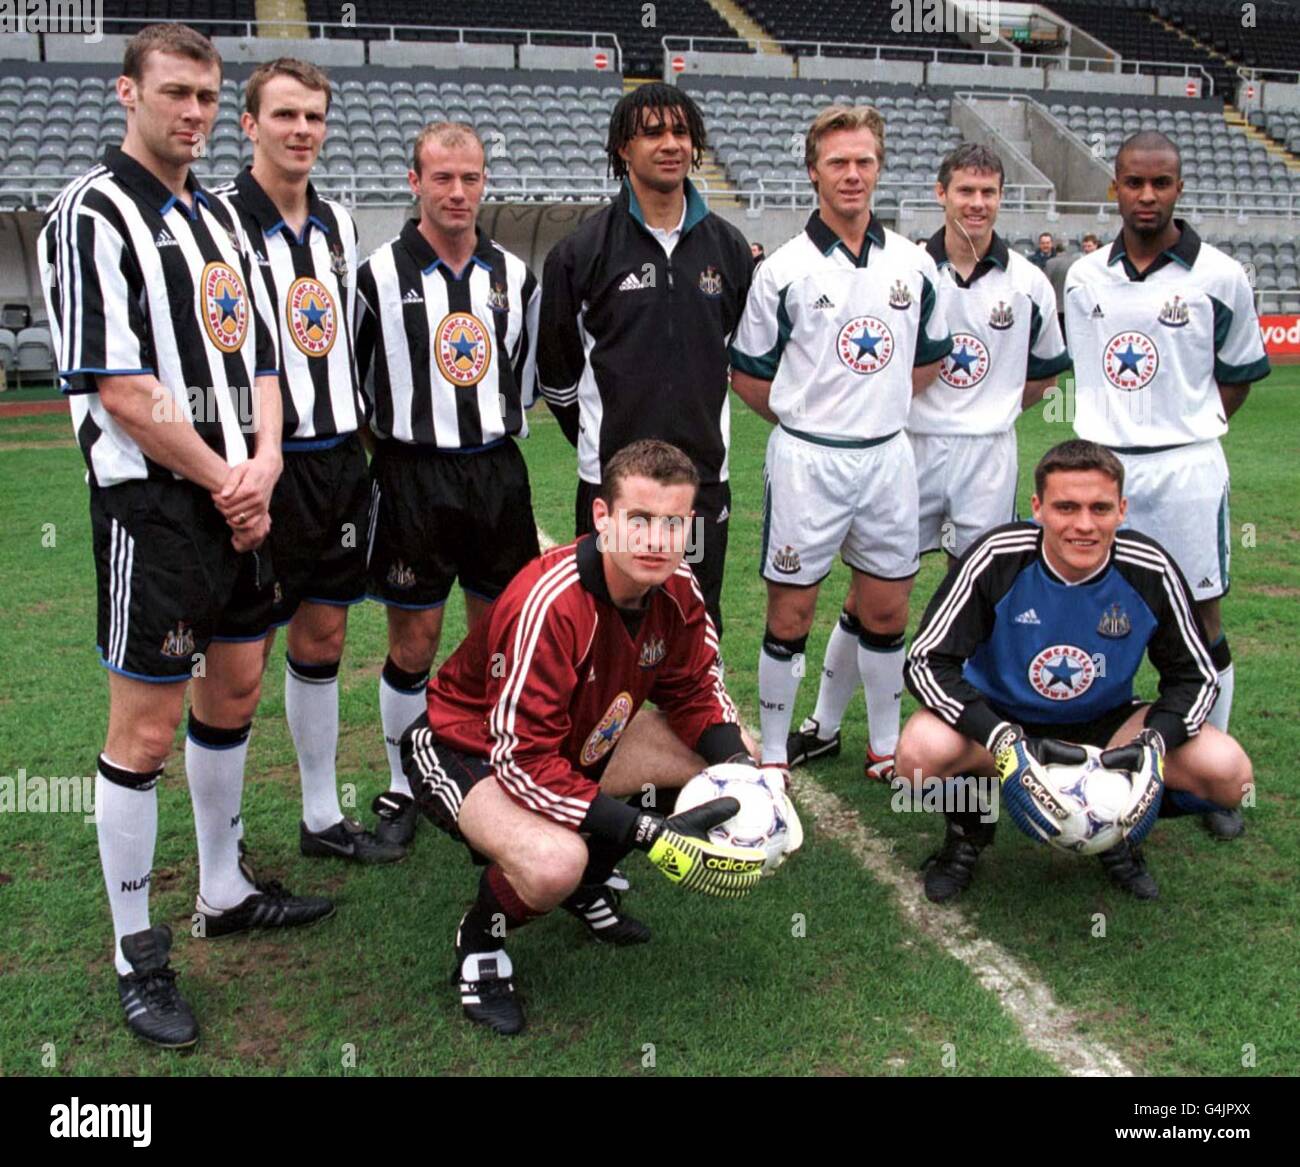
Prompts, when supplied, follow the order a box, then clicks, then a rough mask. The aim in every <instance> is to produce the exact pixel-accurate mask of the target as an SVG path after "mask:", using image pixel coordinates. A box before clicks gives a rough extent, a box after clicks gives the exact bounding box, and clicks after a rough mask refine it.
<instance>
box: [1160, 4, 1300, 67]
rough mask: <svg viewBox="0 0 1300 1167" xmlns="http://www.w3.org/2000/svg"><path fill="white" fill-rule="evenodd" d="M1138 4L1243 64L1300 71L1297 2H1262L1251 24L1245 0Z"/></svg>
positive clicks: (1299, 11)
mask: <svg viewBox="0 0 1300 1167" xmlns="http://www.w3.org/2000/svg"><path fill="white" fill-rule="evenodd" d="M1136 6H1137V7H1140V8H1142V9H1144V10H1146V11H1148V12H1150V13H1153V14H1154V15H1155V16H1157V17H1159V18H1160V19H1162V20H1166V21H1168V22H1169V23H1170V24H1173V25H1176V26H1177V27H1179V28H1181V29H1182V30H1183V31H1184V32H1186V33H1187V34H1188V35H1190V36H1194V37H1195V38H1196V39H1197V40H1199V41H1202V42H1204V43H1205V44H1208V45H1212V46H1213V47H1214V48H1215V49H1217V50H1218V51H1219V52H1221V53H1222V54H1223V55H1224V56H1226V57H1229V58H1231V60H1233V61H1234V62H1236V63H1238V64H1241V65H1246V66H1248V67H1251V68H1255V69H1287V70H1300V8H1297V6H1296V5H1295V3H1294V2H1293V0H1256V3H1255V4H1254V5H1253V7H1254V10H1255V11H1254V13H1253V23H1252V24H1251V25H1250V26H1249V27H1247V26H1245V25H1244V24H1243V23H1242V15H1243V13H1242V7H1243V6H1242V4H1241V3H1240V0H1138V4H1137V5H1136Z"/></svg>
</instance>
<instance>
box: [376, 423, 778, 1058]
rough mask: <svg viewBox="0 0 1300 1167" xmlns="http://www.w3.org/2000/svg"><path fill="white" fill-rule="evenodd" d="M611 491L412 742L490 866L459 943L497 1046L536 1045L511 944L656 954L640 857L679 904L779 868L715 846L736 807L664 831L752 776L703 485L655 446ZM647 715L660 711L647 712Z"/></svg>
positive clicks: (502, 611) (435, 805)
mask: <svg viewBox="0 0 1300 1167" xmlns="http://www.w3.org/2000/svg"><path fill="white" fill-rule="evenodd" d="M601 481H602V484H603V485H602V489H601V493H600V495H599V496H598V497H597V498H596V499H595V500H594V501H593V503H592V510H593V515H594V518H595V528H596V532H597V533H596V535H595V536H585V537H584V538H582V539H579V540H578V541H577V542H576V543H572V544H570V545H568V546H566V547H559V548H556V549H555V550H552V551H548V552H547V553H545V554H544V555H542V556H541V557H540V558H538V559H535V560H533V562H532V563H530V564H529V565H528V566H527V567H525V568H524V569H523V570H522V571H521V572H520V573H519V574H518V575H517V576H515V578H514V580H512V581H511V583H510V584H509V586H508V587H507V588H506V590H505V591H504V592H502V594H501V595H500V596H499V597H498V598H497V600H496V602H495V603H494V604H493V605H492V608H491V611H490V613H489V618H488V619H485V620H482V621H480V622H479V623H478V624H477V625H476V626H475V628H474V630H473V631H472V632H471V633H470V634H469V636H468V637H467V638H466V640H465V641H464V643H463V644H461V646H460V647H459V648H458V649H457V650H456V652H455V653H453V654H452V656H451V657H449V658H448V660H447V661H446V663H445V664H444V665H443V666H442V668H441V669H440V670H439V671H438V673H437V675H436V676H435V677H434V678H433V679H432V680H431V681H430V682H429V687H428V709H427V711H426V714H425V715H424V716H423V717H421V718H420V719H419V720H417V721H416V722H415V723H414V724H412V725H411V726H410V727H409V728H408V729H407V730H406V732H405V734H404V735H403V738H402V762H403V767H404V769H405V772H406V776H407V779H408V780H409V781H410V783H411V791H412V794H413V795H414V797H415V799H416V802H417V803H418V804H419V806H420V809H421V810H422V811H423V812H424V813H425V814H426V815H427V816H428V817H429V818H431V819H432V820H433V821H434V822H435V823H437V824H438V825H439V826H440V827H442V828H443V830H445V831H447V832H448V834H450V835H451V836H452V837H453V838H455V839H458V840H460V841H462V842H464V843H465V844H466V846H467V847H468V848H469V849H470V853H471V854H472V855H473V856H474V859H475V861H476V862H478V863H481V864H484V865H485V870H484V871H483V875H482V878H481V879H480V880H479V889H478V898H477V899H476V900H475V901H474V903H473V905H472V906H471V907H470V909H469V911H467V912H466V913H465V915H464V917H463V918H462V919H461V922H460V926H459V928H458V929H457V931H456V961H457V967H456V970H455V972H454V974H453V978H454V981H455V982H456V983H457V984H459V985H460V993H461V1004H462V1006H463V1007H464V1010H465V1015H466V1016H467V1017H468V1018H469V1019H470V1020H471V1021H474V1022H477V1023H479V1024H482V1025H487V1026H490V1027H491V1028H492V1029H494V1030H495V1031H496V1032H497V1033H503V1034H509V1033H518V1032H519V1031H520V1030H521V1029H523V1026H524V1015H523V1010H522V1008H521V1007H520V1004H519V1000H518V997H517V995H516V993H515V988H514V982H513V969H512V967H511V963H510V958H509V956H507V955H506V951H505V943H504V938H505V934H506V931H507V930H508V929H513V928H518V927H521V926H523V925H524V924H527V923H528V922H529V921H530V920H534V919H536V918H537V917H538V916H542V915H545V914H546V913H547V912H549V911H551V910H552V909H553V908H556V907H562V908H564V909H565V910H566V911H567V912H569V913H570V914H571V915H573V916H575V917H577V918H578V919H579V920H581V921H582V922H583V923H584V924H585V925H586V927H587V928H588V930H589V931H590V932H591V933H592V935H594V936H595V937H596V938H597V939H600V940H604V941H607V942H612V943H615V944H636V943H643V942H645V941H646V940H649V939H650V930H649V929H648V928H646V927H645V925H644V924H641V923H639V922H638V921H636V920H633V919H631V918H630V917H628V916H626V915H622V914H620V910H619V909H620V904H619V900H618V896H617V893H616V892H614V891H613V890H612V889H610V888H609V887H608V886H607V885H606V883H605V881H606V879H607V878H608V877H609V876H610V873H611V872H612V871H613V870H614V867H615V865H616V864H617V863H618V862H619V860H620V859H622V858H623V857H624V856H625V855H627V854H628V852H629V851H632V850H634V849H635V850H640V851H642V852H644V853H645V854H646V856H647V858H648V859H649V860H650V862H651V863H652V864H653V865H654V866H655V867H657V868H658V869H659V870H660V871H661V872H662V873H663V874H664V875H665V876H667V877H668V878H669V879H670V880H672V881H673V882H674V883H676V884H677V885H678V886H680V887H683V888H687V889H689V890H692V891H698V892H703V893H705V894H708V895H714V896H721V897H727V898H735V897H738V896H742V895H745V894H746V893H747V892H749V891H750V890H751V889H752V888H753V886H754V885H755V884H756V883H757V882H758V879H759V876H760V874H761V872H762V868H763V859H764V854H763V852H762V851H758V850H750V849H747V848H736V847H729V846H724V845H721V844H718V843H715V842H713V841H711V840H710V839H709V838H708V832H709V828H710V827H712V826H715V825H717V824H718V823H720V822H722V821H724V820H726V819H728V818H730V817H731V816H732V815H733V814H735V813H736V811H737V809H738V804H737V803H736V801H735V799H730V798H721V799H716V800H714V801H713V802H708V803H705V804H704V805H703V806H700V807H697V808H696V809H695V810H692V811H690V812H688V813H686V814H682V815H677V816H673V817H667V816H668V814H670V808H671V805H672V804H673V803H674V802H675V800H676V791H677V788H679V787H681V786H682V785H684V784H685V783H686V781H687V780H688V779H690V778H691V777H692V776H693V775H695V774H697V773H699V771H700V770H702V769H703V768H704V767H705V766H706V765H712V764H715V763H718V762H726V761H730V762H736V761H740V762H748V761H750V756H749V752H748V750H747V749H746V746H745V742H744V740H743V738H742V736H741V732H740V726H739V724H738V720H737V714H736V709H735V707H734V706H733V705H732V703H731V699H730V697H728V696H727V691H726V689H725V688H724V686H723V683H722V671H721V667H720V665H719V661H718V641H717V635H716V633H715V630H714V627H713V622H712V621H711V620H710V619H709V617H708V614H707V613H706V611H705V608H704V600H703V597H702V595H701V592H700V587H699V584H698V583H697V582H696V579H695V576H694V574H693V573H692V571H691V569H690V567H689V566H687V565H686V564H685V563H684V562H683V558H684V554H685V550H686V540H687V531H688V527H689V526H690V522H691V518H692V508H693V505H694V500H695V490H696V487H697V485H698V481H699V480H698V477H697V475H696V472H695V469H694V467H693V465H692V464H691V461H690V459H689V458H687V457H686V455H685V454H683V453H682V452H681V451H680V450H679V449H677V448H676V447H675V446H671V445H668V444H667V443H666V442H660V441H640V442H634V443H633V444H631V445H629V446H627V447H625V448H624V449H623V450H621V451H619V452H618V453H617V454H615V455H614V456H613V457H612V458H611V459H610V460H609V461H608V463H607V464H606V465H605V467H604V471H603V473H602V476H601ZM646 701H652V702H653V703H654V705H655V706H656V707H657V708H656V709H645V710H641V706H642V704H643V703H644V702H646ZM638 710H641V712H640V713H639V714H638ZM650 786H653V787H654V791H653V797H651V796H650V791H649V790H648V789H647V788H648V787H650ZM628 796H633V797H631V798H629V797H628ZM623 799H628V801H623Z"/></svg>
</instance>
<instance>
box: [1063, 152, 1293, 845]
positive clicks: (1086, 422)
mask: <svg viewBox="0 0 1300 1167" xmlns="http://www.w3.org/2000/svg"><path fill="white" fill-rule="evenodd" d="M1182 189H1183V180H1182V159H1181V156H1180V155H1179V152H1178V147H1177V146H1175V145H1174V143H1173V142H1171V141H1170V140H1169V139H1168V138H1167V137H1165V135H1164V134H1160V133H1156V132H1155V131H1151V130H1144V131H1142V132H1141V133H1138V134H1134V135H1133V136H1131V137H1129V138H1128V139H1126V140H1125V141H1124V142H1123V144H1122V145H1121V146H1120V148H1119V152H1118V154H1116V156H1115V190H1116V194H1115V198H1116V202H1117V203H1118V205H1119V213H1120V218H1121V219H1122V220H1123V223H1124V226H1123V230H1122V231H1121V232H1120V235H1119V237H1118V238H1117V239H1116V240H1115V242H1114V243H1112V244H1111V245H1110V247H1108V248H1102V249H1100V250H1098V251H1094V252H1093V253H1092V254H1091V255H1085V256H1084V257H1083V258H1082V259H1080V260H1079V261H1078V262H1077V263H1076V264H1075V265H1074V266H1073V267H1072V268H1071V269H1070V274H1069V276H1068V278H1067V280H1066V285H1065V315H1066V325H1065V327H1066V333H1067V334H1068V335H1069V337H1070V338H1071V348H1072V350H1073V352H1074V354H1075V357H1076V369H1075V392H1076V396H1077V400H1076V403H1075V417H1074V429H1075V432H1076V433H1077V434H1078V435H1079V437H1081V438H1087V439H1089V440H1091V441H1094V442H1099V443H1101V444H1102V445H1104V446H1109V447H1110V448H1111V449H1112V450H1114V451H1115V453H1116V454H1117V455H1118V456H1119V459H1120V461H1121V462H1122V463H1123V464H1124V474H1125V479H1126V481H1127V482H1128V500H1129V502H1128V522H1129V525H1130V526H1131V527H1134V528H1136V529H1137V530H1139V531H1147V532H1149V533H1150V534H1151V535H1153V536H1155V537H1156V538H1158V539H1159V540H1160V541H1161V543H1163V544H1164V546H1165V547H1166V548H1167V549H1168V550H1169V552H1170V554H1171V555H1172V556H1173V557H1174V559H1175V561H1176V562H1177V563H1178V566H1179V567H1180V568H1182V571H1183V574H1184V575H1185V576H1186V577H1187V582H1188V584H1189V585H1190V586H1191V589H1192V595H1193V596H1194V597H1195V599H1196V606H1197V608H1198V609H1199V611H1200V614H1201V619H1202V620H1203V621H1204V622H1205V630H1206V634H1207V637H1208V640H1209V642H1210V655H1211V657H1212V658H1213V660H1214V666H1215V668H1216V669H1217V670H1218V673H1219V698H1218V701H1217V702H1216V703H1215V706H1214V708H1213V710H1211V712H1210V718H1209V720H1210V723H1211V724H1212V725H1213V726H1214V727H1215V728H1216V729H1219V730H1221V731H1224V732H1226V731H1227V728H1228V715H1229V712H1230V710H1231V708H1232V688H1233V669H1232V655H1231V653H1230V652H1229V650H1228V642H1227V639H1226V637H1225V636H1224V633H1223V621H1222V617H1221V614H1220V598H1221V597H1222V596H1223V595H1224V594H1226V592H1227V590H1228V560H1229V548H1230V543H1231V540H1230V538H1229V532H1228V463H1227V461H1226V459H1225V458H1224V456H1223V449H1222V447H1221V446H1220V445H1219V438H1220V437H1222V436H1223V435H1224V434H1225V433H1227V432H1228V418H1230V417H1231V416H1232V415H1233V414H1234V413H1235V412H1236V411H1237V410H1238V409H1240V408H1241V405H1242V403H1243V402H1244V401H1245V400H1246V394H1247V393H1248V392H1249V391H1250V386H1251V382H1253V381H1258V380H1260V379H1261V378H1262V377H1266V376H1268V374H1269V372H1270V371H1271V370H1270V368H1269V363H1268V357H1267V356H1266V355H1265V352H1264V344H1263V341H1262V339H1261V338H1260V333H1259V318H1258V317H1257V316H1256V313H1255V298H1254V294H1253V293H1252V291H1251V287H1250V284H1249V282H1248V281H1247V279H1246V273H1245V271H1244V270H1243V269H1242V266H1241V264H1239V263H1237V262H1236V260H1234V259H1231V258H1230V257H1229V256H1227V255H1225V254H1224V253H1223V252H1221V251H1219V250H1218V249H1217V248H1214V247H1211V246H1210V245H1209V244H1208V243H1205V242H1203V241H1202V240H1201V239H1200V237H1199V236H1198V235H1197V234H1196V232H1195V231H1193V230H1192V228H1191V226H1190V225H1189V224H1188V223H1187V222H1186V221H1184V220H1182V219H1175V218H1174V217H1173V216H1174V209H1175V206H1176V205H1177V202H1178V196H1179V194H1181V193H1182ZM1206 824H1207V826H1208V827H1209V828H1210V830H1211V832H1212V833H1213V834H1214V835H1215V836H1216V837H1218V838H1224V839H1232V838H1236V837H1237V836H1238V835H1240V834H1241V833H1242V831H1243V830H1244V824H1243V823H1242V820H1241V814H1240V812H1239V811H1223V812H1219V813H1216V814H1211V815H1207V816H1206Z"/></svg>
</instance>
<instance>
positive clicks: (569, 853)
mask: <svg viewBox="0 0 1300 1167" xmlns="http://www.w3.org/2000/svg"><path fill="white" fill-rule="evenodd" d="M586 866H587V845H586V844H585V843H584V842H583V841H582V839H581V838H579V837H578V835H576V834H574V833H572V832H570V831H562V832H557V831H547V832H546V833H545V834H544V835H539V837H538V838H537V839H536V840H535V841H534V845H533V846H532V847H531V848H530V849H529V854H528V856H527V859H526V861H525V862H524V863H522V864H521V867H520V871H519V878H520V882H521V884H522V886H521V887H520V888H519V889H518V890H519V894H520V895H522V896H523V897H524V900H525V901H526V902H527V903H528V904H529V905H530V906H531V907H534V908H536V909H538V910H539V911H549V910H550V909H551V908H554V907H557V906H558V905H559V904H560V903H561V902H563V901H564V900H565V899H567V898H568V896H569V895H570V893H571V892H572V891H573V889H574V888H575V887H577V886H578V883H579V881H580V880H581V879H582V873H583V870H584V869H585V868H586Z"/></svg>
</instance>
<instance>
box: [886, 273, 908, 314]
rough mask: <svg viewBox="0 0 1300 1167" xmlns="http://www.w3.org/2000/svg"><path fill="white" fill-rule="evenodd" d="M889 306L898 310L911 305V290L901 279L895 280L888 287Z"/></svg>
mask: <svg viewBox="0 0 1300 1167" xmlns="http://www.w3.org/2000/svg"><path fill="white" fill-rule="evenodd" d="M889 306H890V307H891V308H898V309H900V310H902V309H904V308H910V307H911V306H912V290H911V288H909V287H908V286H907V285H906V284H905V283H903V281H902V280H895V281H894V286H893V287H892V288H890V289H889Z"/></svg>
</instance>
